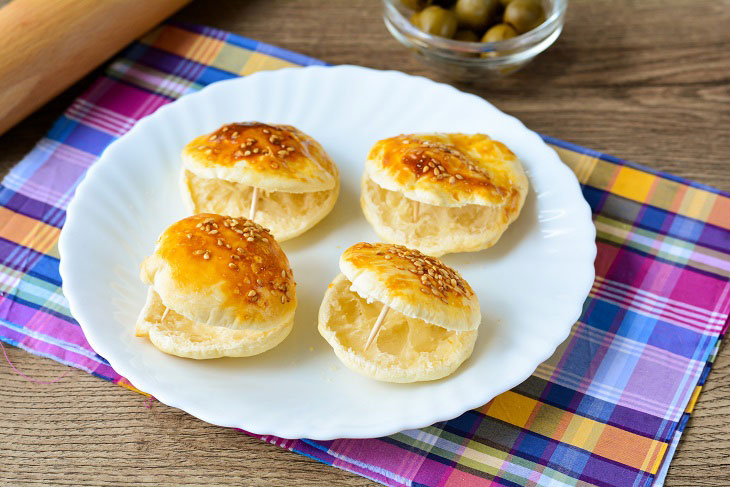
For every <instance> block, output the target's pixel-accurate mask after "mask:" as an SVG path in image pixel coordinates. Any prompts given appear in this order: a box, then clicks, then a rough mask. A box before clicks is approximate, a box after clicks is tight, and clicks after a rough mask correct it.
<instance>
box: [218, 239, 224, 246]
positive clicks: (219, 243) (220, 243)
mask: <svg viewBox="0 0 730 487" xmlns="http://www.w3.org/2000/svg"><path fill="white" fill-rule="evenodd" d="M217 243H218V245H220V246H221V247H223V243H224V242H223V239H222V238H219V239H218V242H217Z"/></svg>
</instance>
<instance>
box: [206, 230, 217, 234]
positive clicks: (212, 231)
mask: <svg viewBox="0 0 730 487" xmlns="http://www.w3.org/2000/svg"><path fill="white" fill-rule="evenodd" d="M216 233H218V230H216V229H213V230H211V231H210V232H208V235H215V234H216Z"/></svg>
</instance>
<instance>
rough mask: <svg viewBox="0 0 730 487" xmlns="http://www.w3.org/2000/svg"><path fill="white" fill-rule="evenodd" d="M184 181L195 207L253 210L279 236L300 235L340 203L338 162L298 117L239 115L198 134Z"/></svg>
mask: <svg viewBox="0 0 730 487" xmlns="http://www.w3.org/2000/svg"><path fill="white" fill-rule="evenodd" d="M182 162H183V167H182V170H181V173H180V186H181V192H182V196H183V200H184V201H185V204H186V206H187V207H188V209H189V210H190V211H191V212H192V213H204V212H210V213H217V214H225V215H233V216H250V214H249V210H250V208H251V205H252V200H253V196H254V194H255V193H254V189H257V190H258V194H259V197H258V198H257V203H256V212H255V215H254V218H253V219H254V220H255V221H256V222H258V223H260V224H262V225H265V226H267V227H269V228H270V229H271V232H272V233H273V234H274V236H275V237H276V239H277V240H278V241H284V240H288V239H290V238H293V237H296V236H297V235H300V234H301V233H303V232H305V231H306V230H308V229H310V228H311V227H313V226H314V225H315V224H316V223H317V222H319V221H320V220H321V219H322V218H324V217H325V216H327V214H328V213H329V212H330V211H331V210H332V208H333V207H334V205H335V201H337V196H338V194H339V189H340V182H339V172H338V170H337V166H336V165H335V164H334V163H333V162H332V160H331V159H330V158H329V156H328V155H327V153H326V152H325V151H324V149H323V148H322V146H321V145H320V144H319V143H318V142H317V141H316V140H314V139H313V138H311V137H310V136H308V135H307V134H305V133H303V132H301V131H300V130H298V129H296V128H295V127H292V126H290V125H268V124H264V123H259V122H247V123H232V124H228V125H224V126H222V127H221V128H219V129H218V130H216V131H215V132H213V133H211V134H207V135H202V136H200V137H197V138H195V139H193V140H192V141H190V142H189V143H188V144H187V145H186V146H185V148H183V151H182Z"/></svg>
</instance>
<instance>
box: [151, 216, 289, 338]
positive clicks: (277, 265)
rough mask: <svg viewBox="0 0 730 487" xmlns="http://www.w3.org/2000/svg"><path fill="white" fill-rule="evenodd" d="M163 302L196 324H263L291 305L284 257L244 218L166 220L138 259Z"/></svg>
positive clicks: (272, 323)
mask: <svg viewBox="0 0 730 487" xmlns="http://www.w3.org/2000/svg"><path fill="white" fill-rule="evenodd" d="M141 278H142V281H144V282H145V283H147V284H149V285H150V286H152V287H153V288H154V290H155V291H156V292H157V294H159V296H160V299H161V301H162V303H163V304H164V306H165V307H167V308H170V309H171V310H174V311H175V312H177V313H179V314H180V315H182V316H184V317H185V318H187V319H189V320H191V321H193V322H195V323H200V324H205V325H215V326H222V327H226V328H231V329H234V330H267V329H270V328H274V327H278V326H281V325H282V324H284V323H288V322H289V321H291V319H292V317H293V316H294V311H295V309H296V306H297V300H296V284H295V282H294V277H293V273H292V270H291V267H290V266H289V260H288V259H287V257H286V255H285V254H284V252H283V251H282V250H281V247H279V244H278V243H277V242H276V240H275V239H274V237H273V236H272V235H271V234H270V233H269V232H268V231H267V230H266V229H264V228H263V227H261V226H260V225H258V224H256V223H254V222H252V221H250V220H246V219H245V218H230V217H225V216H221V215H214V214H200V215H194V216H191V217H188V218H185V219H183V220H180V221H178V222H176V223H174V224H172V225H171V226H170V227H169V228H167V229H166V230H165V231H164V232H163V233H162V235H160V237H159V238H158V239H157V244H156V246H155V250H154V253H153V254H152V255H151V256H149V257H147V258H146V259H145V260H144V262H143V263H142V265H141Z"/></svg>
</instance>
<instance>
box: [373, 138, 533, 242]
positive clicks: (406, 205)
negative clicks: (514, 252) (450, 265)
mask: <svg viewBox="0 0 730 487" xmlns="http://www.w3.org/2000/svg"><path fill="white" fill-rule="evenodd" d="M361 190H362V191H361V197H360V205H361V207H362V210H363V213H364V215H365V218H366V219H367V220H368V221H369V222H370V224H371V225H372V227H373V228H374V229H375V232H376V233H377V234H378V236H379V237H380V238H382V239H383V240H385V241H387V242H392V243H397V244H401V245H406V246H408V247H412V248H417V249H418V250H420V251H422V252H424V253H426V254H428V255H433V256H441V255H443V254H447V253H453V252H473V251H478V250H482V249H486V248H489V247H491V246H492V245H494V244H495V243H496V242H497V241H498V240H499V238H500V237H501V235H502V234H503V233H504V231H505V230H506V229H507V227H509V225H510V224H511V223H512V222H513V221H514V220H515V219H517V217H518V216H519V214H520V212H521V210H522V207H523V206H524V203H525V199H526V197H527V192H528V180H527V176H526V175H525V172H524V170H523V169H522V165H521V163H520V161H519V160H518V159H517V157H516V156H515V155H514V154H513V153H512V152H511V151H510V150H509V149H508V148H507V147H506V146H505V145H504V144H502V143H500V142H497V141H495V140H492V139H491V138H489V137H488V136H486V135H483V134H476V135H466V134H411V135H400V136H397V137H391V138H389V139H384V140H381V141H379V142H377V143H376V144H375V145H374V146H373V148H372V149H371V151H370V154H369V156H368V160H367V161H366V164H365V171H364V173H363V178H362V183H361Z"/></svg>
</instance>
